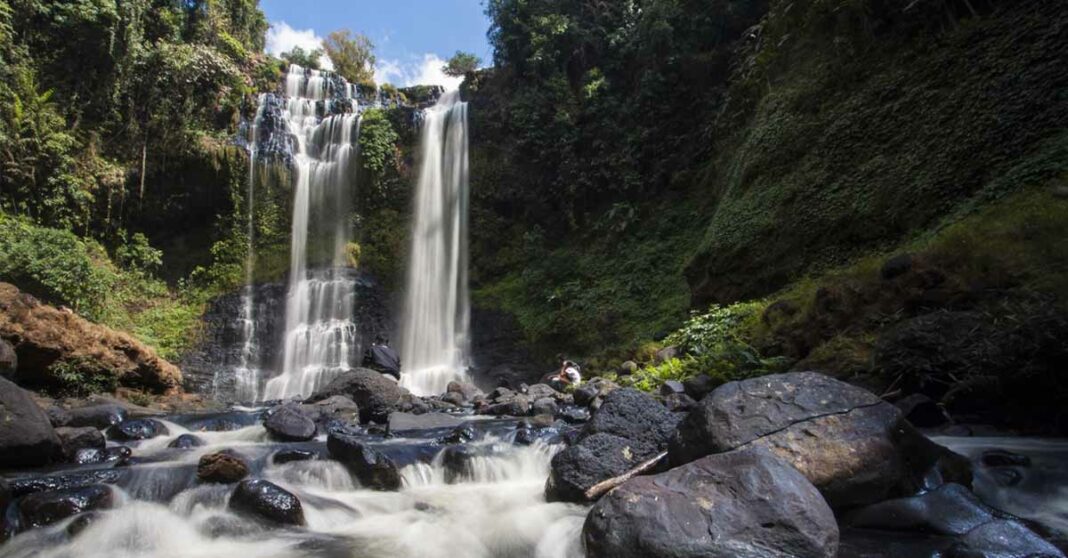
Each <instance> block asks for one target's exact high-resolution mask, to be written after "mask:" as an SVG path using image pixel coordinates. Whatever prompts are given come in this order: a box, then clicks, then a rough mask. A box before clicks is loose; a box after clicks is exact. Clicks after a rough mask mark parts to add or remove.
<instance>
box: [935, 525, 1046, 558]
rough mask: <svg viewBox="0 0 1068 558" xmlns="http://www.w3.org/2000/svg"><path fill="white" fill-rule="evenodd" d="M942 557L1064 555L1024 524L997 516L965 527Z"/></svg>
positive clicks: (984, 557)
mask: <svg viewBox="0 0 1068 558" xmlns="http://www.w3.org/2000/svg"><path fill="white" fill-rule="evenodd" d="M945 558H1064V553H1062V552H1061V551H1060V550H1058V549H1057V547H1055V546H1053V545H1052V544H1050V543H1049V542H1048V541H1046V540H1045V539H1043V538H1042V537H1040V536H1038V535H1037V534H1035V532H1034V531H1031V530H1030V529H1028V528H1027V527H1024V526H1023V525H1021V524H1019V523H1017V522H1015V521H1008V520H999V521H991V522H989V523H985V524H983V525H981V526H979V527H976V528H975V529H972V530H971V531H969V532H968V534H966V535H964V536H963V537H961V539H960V541H959V542H957V543H956V544H954V545H953V546H952V547H950V549H949V550H948V551H946V553H945Z"/></svg>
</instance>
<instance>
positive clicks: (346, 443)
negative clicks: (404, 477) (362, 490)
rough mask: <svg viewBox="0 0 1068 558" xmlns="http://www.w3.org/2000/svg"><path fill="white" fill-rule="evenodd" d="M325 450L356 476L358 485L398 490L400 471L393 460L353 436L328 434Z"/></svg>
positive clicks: (376, 488)
mask: <svg viewBox="0 0 1068 558" xmlns="http://www.w3.org/2000/svg"><path fill="white" fill-rule="evenodd" d="M326 449H327V450H329V451H330V455H331V456H332V457H333V458H334V459H336V460H338V461H340V462H341V463H342V464H343V465H345V467H346V468H347V469H348V470H349V471H350V472H351V473H352V474H353V475H355V476H356V478H357V479H358V480H359V481H360V484H361V485H363V486H365V487H367V488H372V489H375V490H399V489H400V487H401V476H400V470H398V468H397V465H396V464H394V463H393V460H392V459H390V458H389V457H387V456H386V455H384V454H382V453H381V452H379V451H377V450H375V449H374V448H372V447H371V446H369V445H367V444H364V443H363V442H362V441H360V439H359V438H356V437H355V436H347V435H345V434H339V433H333V432H332V433H330V435H329V436H328V437H327V439H326Z"/></svg>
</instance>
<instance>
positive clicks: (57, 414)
mask: <svg viewBox="0 0 1068 558" xmlns="http://www.w3.org/2000/svg"><path fill="white" fill-rule="evenodd" d="M45 414H46V415H48V421H49V422H51V423H52V426H54V427H56V428H59V427H60V426H69V425H70V421H71V414H70V411H68V410H66V409H64V408H63V407H60V406H57V405H50V406H49V407H48V408H47V409H45Z"/></svg>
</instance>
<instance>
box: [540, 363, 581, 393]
mask: <svg viewBox="0 0 1068 558" xmlns="http://www.w3.org/2000/svg"><path fill="white" fill-rule="evenodd" d="M557 360H558V361H559V362H560V369H559V370H558V371H557V372H556V373H555V374H552V375H550V377H549V378H548V382H547V383H548V384H549V385H550V386H552V387H553V388H554V389H556V390H558V391H560V390H563V389H564V388H565V387H567V386H577V385H579V384H580V383H582V372H581V367H579V365H578V364H576V363H575V362H574V361H572V360H568V359H567V358H564V356H563V355H559V356H557Z"/></svg>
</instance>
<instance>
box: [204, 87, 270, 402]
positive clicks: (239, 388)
mask: <svg viewBox="0 0 1068 558" xmlns="http://www.w3.org/2000/svg"><path fill="white" fill-rule="evenodd" d="M264 98H265V96H264V95H260V100H259V107H258V108H257V109H256V117H255V119H253V121H252V129H251V132H250V133H249V137H250V138H251V141H249V143H248V152H249V157H248V159H249V163H248V192H247V194H246V196H245V197H246V200H245V201H246V204H247V205H248V223H247V225H246V227H247V229H246V236H248V250H247V252H246V256H245V289H244V293H242V296H241V318H240V323H241V335H242V337H243V344H242V347H241V362H240V364H238V366H237V368H236V369H235V370H234V399H235V400H236V401H257V400H258V399H259V391H260V370H259V368H257V364H258V363H257V362H256V356H257V353H258V351H257V349H258V347H257V346H256V320H255V301H254V294H255V288H254V287H253V285H252V279H253V275H254V274H253V272H254V268H255V265H256V248H255V243H254V241H255V217H256V211H255V210H256V130H257V129H258V127H259V124H260V121H261V119H262V118H263V113H264V106H265V103H264ZM215 388H216V390H215V395H216V397H218V395H219V390H218V385H216V386H215Z"/></svg>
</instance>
